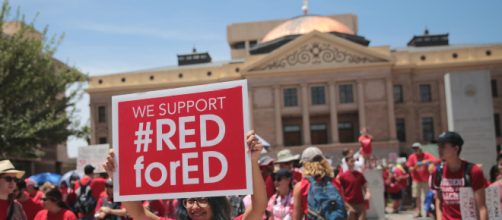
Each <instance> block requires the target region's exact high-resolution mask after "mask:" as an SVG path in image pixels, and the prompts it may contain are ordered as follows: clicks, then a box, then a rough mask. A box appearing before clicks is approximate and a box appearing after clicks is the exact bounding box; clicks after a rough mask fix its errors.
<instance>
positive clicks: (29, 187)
mask: <svg viewBox="0 0 502 220" xmlns="http://www.w3.org/2000/svg"><path fill="white" fill-rule="evenodd" d="M24 181H25V183H26V191H27V192H28V194H29V195H30V198H31V200H33V202H36V203H38V204H40V205H42V206H43V202H42V197H44V193H43V192H42V191H40V187H39V185H38V183H37V182H35V181H33V180H32V179H30V178H26V179H24Z"/></svg>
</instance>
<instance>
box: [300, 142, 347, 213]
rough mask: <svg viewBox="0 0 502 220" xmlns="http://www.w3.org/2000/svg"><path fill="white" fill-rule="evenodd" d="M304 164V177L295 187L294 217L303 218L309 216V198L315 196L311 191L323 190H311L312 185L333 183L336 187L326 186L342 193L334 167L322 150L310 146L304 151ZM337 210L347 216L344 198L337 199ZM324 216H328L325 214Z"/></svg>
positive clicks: (302, 161)
mask: <svg viewBox="0 0 502 220" xmlns="http://www.w3.org/2000/svg"><path fill="white" fill-rule="evenodd" d="M300 162H301V163H302V165H303V175H304V176H303V178H302V180H301V181H300V182H298V183H297V184H296V185H295V187H294V189H293V203H294V208H293V219H294V220H301V219H303V217H306V218H308V216H309V211H310V210H309V209H310V208H314V209H315V208H319V207H309V206H308V204H309V198H315V196H314V195H310V196H309V193H310V192H319V191H323V190H320V189H319V190H315V189H314V190H311V187H314V186H318V185H326V184H333V186H334V187H326V188H330V189H332V190H335V191H336V194H338V195H341V194H340V192H341V190H340V185H339V183H337V181H336V179H335V178H334V172H333V167H331V165H330V163H329V161H328V160H327V159H326V158H325V157H324V154H323V153H322V151H321V150H320V149H319V148H317V147H314V146H311V147H308V148H306V149H305V150H303V152H302V156H301V161H300ZM336 203H337V204H336V210H335V211H337V212H338V211H340V212H341V213H343V214H344V215H345V216H340V217H345V218H346V212H345V206H344V202H343V200H340V201H336ZM324 218H327V217H326V216H324Z"/></svg>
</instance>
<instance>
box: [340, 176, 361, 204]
mask: <svg viewBox="0 0 502 220" xmlns="http://www.w3.org/2000/svg"><path fill="white" fill-rule="evenodd" d="M364 184H366V178H364V176H363V174H362V173H361V172H359V171H357V170H352V171H350V170H349V171H345V172H343V173H342V175H340V185H341V186H342V189H343V196H344V197H345V201H346V202H348V203H350V204H361V203H363V202H364V195H363V186H364Z"/></svg>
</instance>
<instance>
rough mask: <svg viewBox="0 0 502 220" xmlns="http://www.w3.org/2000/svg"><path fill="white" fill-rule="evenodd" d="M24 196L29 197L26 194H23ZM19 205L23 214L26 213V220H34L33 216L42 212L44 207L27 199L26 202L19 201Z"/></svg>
mask: <svg viewBox="0 0 502 220" xmlns="http://www.w3.org/2000/svg"><path fill="white" fill-rule="evenodd" d="M23 193H24V194H25V196H27V197H29V194H28V192H23ZM19 203H21V205H22V206H23V209H24V212H25V213H26V217H27V218H28V219H33V218H35V215H37V213H38V212H39V211H40V210H42V209H43V208H44V207H43V206H42V205H41V204H40V203H37V202H34V201H33V200H31V199H27V200H26V201H19Z"/></svg>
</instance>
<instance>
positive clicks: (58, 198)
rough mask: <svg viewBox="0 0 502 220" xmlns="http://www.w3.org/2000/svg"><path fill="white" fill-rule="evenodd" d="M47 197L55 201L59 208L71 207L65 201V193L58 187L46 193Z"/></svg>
mask: <svg viewBox="0 0 502 220" xmlns="http://www.w3.org/2000/svg"><path fill="white" fill-rule="evenodd" d="M45 198H46V199H49V200H52V201H54V202H55V203H56V204H57V205H58V206H59V208H63V209H69V207H68V205H66V203H65V202H63V195H62V194H61V192H60V191H59V189H58V188H52V189H50V190H49V191H47V192H46V193H45Z"/></svg>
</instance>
